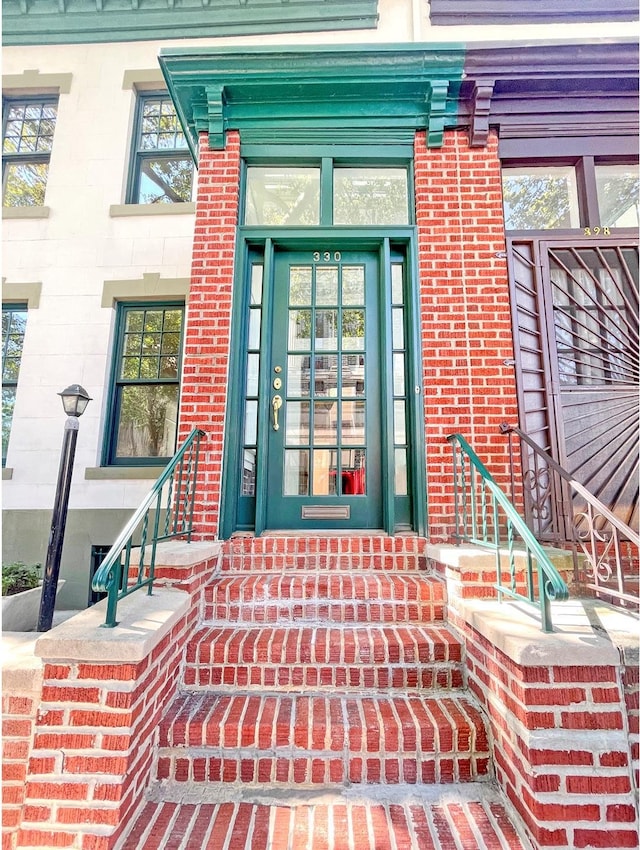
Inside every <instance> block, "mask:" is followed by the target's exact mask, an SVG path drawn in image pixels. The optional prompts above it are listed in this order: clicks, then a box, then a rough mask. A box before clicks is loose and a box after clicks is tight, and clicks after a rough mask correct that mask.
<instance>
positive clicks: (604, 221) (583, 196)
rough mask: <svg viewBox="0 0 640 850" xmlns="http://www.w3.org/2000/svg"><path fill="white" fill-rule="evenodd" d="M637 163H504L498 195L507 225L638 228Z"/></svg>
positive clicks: (592, 230) (596, 231)
mask: <svg viewBox="0 0 640 850" xmlns="http://www.w3.org/2000/svg"><path fill="white" fill-rule="evenodd" d="M639 186H640V181H639V180H638V166H637V164H628V163H599V162H597V161H595V160H594V159H593V158H592V157H584V158H582V159H581V160H580V161H578V162H576V163H574V164H571V165H568V164H567V165H558V164H556V163H551V164H548V165H546V164H544V163H540V164H536V165H526V166H518V165H513V166H512V165H505V166H504V167H503V169H502V195H503V201H504V216H505V227H506V229H507V230H565V229H577V228H580V227H584V228H587V229H588V232H587V234H586V235H589V236H592V235H596V236H597V235H608V234H607V230H610V229H611V228H613V227H634V228H637V227H638V223H639V220H640V219H639V214H638V204H639V200H640V193H639Z"/></svg>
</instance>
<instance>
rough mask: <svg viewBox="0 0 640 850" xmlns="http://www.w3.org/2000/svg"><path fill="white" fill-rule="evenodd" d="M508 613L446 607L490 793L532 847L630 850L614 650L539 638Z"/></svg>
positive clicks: (626, 715)
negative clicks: (487, 743) (500, 797)
mask: <svg viewBox="0 0 640 850" xmlns="http://www.w3.org/2000/svg"><path fill="white" fill-rule="evenodd" d="M449 590H451V587H450V586H449ZM450 598H451V597H450ZM517 612H518V609H517V607H510V606H507V605H504V606H503V607H502V608H493V609H491V608H487V609H484V610H483V609H482V608H480V607H478V606H473V605H471V606H469V607H467V606H465V605H464V603H463V602H462V600H456V601H455V602H454V608H451V607H450V608H449V622H450V623H452V624H453V625H454V626H455V627H456V628H457V629H458V631H459V632H460V633H461V635H462V636H463V638H464V642H465V649H466V652H465V656H466V666H467V678H468V685H469V689H470V690H471V691H472V692H473V693H474V694H475V695H476V697H477V698H478V700H479V701H480V703H481V704H482V706H483V707H484V709H485V711H486V712H487V715H488V717H489V723H490V727H491V735H492V738H493V753H494V764H495V771H496V779H497V782H498V784H499V786H500V787H501V788H502V790H503V791H504V793H505V794H506V795H507V797H508V798H509V799H510V801H511V802H512V804H513V805H514V807H515V808H516V809H517V811H518V812H519V814H520V816H521V818H522V820H523V822H524V824H525V826H526V828H527V830H528V832H529V836H530V837H531V839H532V840H533V842H534V846H536V847H538V848H543V847H544V848H558V850H559V848H568V850H575V849H576V848H583V847H584V848H588V847H602V848H605V847H606V848H610V850H622V848H625V847H634V848H635V847H637V846H638V831H637V830H638V813H637V810H636V799H635V793H634V791H635V789H634V784H635V783H634V781H633V765H632V752H633V741H630V736H629V730H630V726H631V723H632V718H633V712H632V711H631V710H630V708H629V704H628V701H627V702H626V703H625V693H624V682H625V680H626V670H625V667H624V665H623V664H621V661H620V656H619V654H618V650H617V648H616V647H615V646H614V645H613V644H611V643H609V642H608V641H606V640H605V639H603V638H600V637H599V636H597V635H593V636H590V637H586V636H585V634H584V633H583V632H581V631H579V630H575V631H573V630H572V629H571V628H570V627H565V629H564V633H563V631H562V630H561V631H558V632H555V633H553V634H542V633H541V632H537V631H536V627H531V626H530V625H528V624H527V623H526V621H523V619H522V615H520V617H517V616H514V615H517ZM574 619H576V620H579V617H578V616H577V615H575V614H574ZM470 620H472V621H473V624H474V625H471V623H470ZM498 643H500V644H502V645H501V646H498Z"/></svg>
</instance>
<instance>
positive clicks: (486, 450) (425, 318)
mask: <svg viewBox="0 0 640 850" xmlns="http://www.w3.org/2000/svg"><path fill="white" fill-rule="evenodd" d="M415 192H416V220H417V225H418V249H419V269H420V304H421V315H422V362H423V374H424V386H425V434H426V444H427V493H428V500H429V525H430V527H429V537H430V539H431V540H432V541H442V540H446V539H448V537H449V535H450V533H451V529H452V525H453V522H452V520H453V480H452V464H451V449H450V447H449V445H448V443H447V442H446V440H445V437H446V436H447V435H448V434H450V433H452V432H455V431H457V432H459V433H461V434H462V435H463V436H464V437H466V439H467V440H468V441H469V442H470V443H471V445H472V446H473V447H474V449H475V450H476V451H477V453H478V454H479V456H480V458H481V460H483V461H484V462H485V463H486V465H487V467H488V468H489V470H490V472H491V473H492V474H493V475H494V476H495V477H496V479H497V480H498V483H499V484H501V486H503V487H507V485H508V480H509V476H508V457H507V447H506V441H505V439H504V437H502V436H501V435H500V434H499V432H498V426H499V424H500V422H502V421H503V420H508V421H510V422H514V421H517V400H516V388H515V376H514V370H513V367H512V366H506V365H505V364H504V362H503V361H504V360H506V359H508V358H512V357H513V345H512V332H511V313H510V307H509V288H508V280H507V264H506V260H505V259H504V258H503V257H498V256H497V254H498V253H502V252H504V250H505V239H504V219H503V213H502V192H501V180H500V161H499V159H498V142H497V137H496V136H495V135H493V134H492V135H491V136H490V138H489V142H488V144H487V146H486V147H485V148H471V147H469V144H468V140H467V135H466V133H464V132H462V131H449V132H447V133H445V138H444V143H443V146H442V147H441V148H432V149H429V148H427V147H426V140H425V134H424V133H418V134H417V135H416V142H415Z"/></svg>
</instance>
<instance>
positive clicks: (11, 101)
mask: <svg viewBox="0 0 640 850" xmlns="http://www.w3.org/2000/svg"><path fill="white" fill-rule="evenodd" d="M59 101H60V99H59V97H58V95H55V94H30V95H24V96H20V95H11V96H8V95H3V97H2V208H3V210H8V209H9V210H14V209H21V210H22V209H38V208H41V207H43V206H44V197H43V203H42V204H5V195H6V189H7V175H8V171H9V168H8V166H9V165H12V164H16V163H17V164H24V165H28V164H31V163H34V164H45V165H46V166H47V174H46V179H45V181H44V193H45V196H46V191H47V184H48V182H49V166H50V163H51V152H52V150H53V140H54V137H55V131H56V127H57V123H58V107H59ZM30 104H39V105H42V106H43V107H44V106H47V105H49V106H50V105H54V106H55V109H56V115H55V118H54V119H53V121H54V128H53V133H52V136H51V149H50V150H48V151H34V152H29V153H21V152H8V153H7V152H5V150H4V142H5V139H6V132H7V123H8V120H9V110H10V108H11V107H12V106H16V105H18V106H20V105H24V106H28V105H30Z"/></svg>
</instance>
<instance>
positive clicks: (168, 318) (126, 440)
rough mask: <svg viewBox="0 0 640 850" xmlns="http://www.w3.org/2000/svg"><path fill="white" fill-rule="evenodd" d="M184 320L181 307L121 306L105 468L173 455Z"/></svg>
mask: <svg viewBox="0 0 640 850" xmlns="http://www.w3.org/2000/svg"><path fill="white" fill-rule="evenodd" d="M183 322H184V305H182V304H178V303H175V304H143V305H140V304H139V305H133V304H121V305H120V306H119V312H118V321H117V330H116V359H115V364H114V376H113V391H112V406H111V416H110V427H109V431H108V440H107V447H106V458H105V460H106V463H107V464H125V465H126V464H133V463H135V464H140V463H143V464H144V463H157V460H158V459H166V458H170V457H171V456H172V455H173V453H174V451H175V445H176V433H177V422H178V397H179V392H180V363H181V352H182V332H183Z"/></svg>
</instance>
